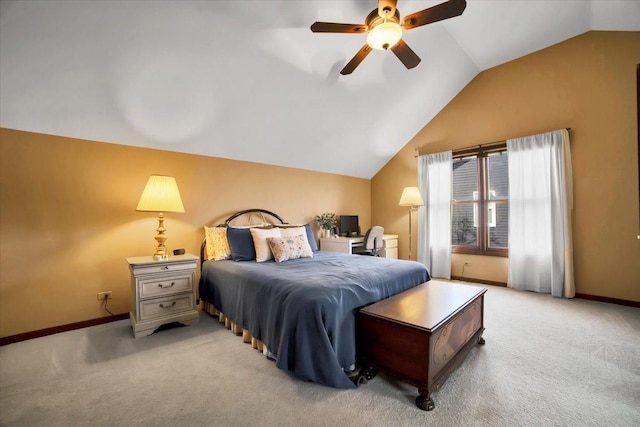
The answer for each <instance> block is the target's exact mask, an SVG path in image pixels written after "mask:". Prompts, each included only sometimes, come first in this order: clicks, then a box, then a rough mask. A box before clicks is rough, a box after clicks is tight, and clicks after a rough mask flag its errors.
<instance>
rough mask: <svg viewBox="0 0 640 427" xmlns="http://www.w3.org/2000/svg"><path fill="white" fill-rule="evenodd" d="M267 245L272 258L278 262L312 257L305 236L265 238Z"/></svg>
mask: <svg viewBox="0 0 640 427" xmlns="http://www.w3.org/2000/svg"><path fill="white" fill-rule="evenodd" d="M267 243H268V244H269V248H271V252H272V253H273V257H274V258H275V259H276V261H278V262H282V261H287V260H289V259H297V258H312V257H313V252H311V248H309V243H308V242H307V239H306V236H305V235H303V234H300V235H297V236H290V237H267Z"/></svg>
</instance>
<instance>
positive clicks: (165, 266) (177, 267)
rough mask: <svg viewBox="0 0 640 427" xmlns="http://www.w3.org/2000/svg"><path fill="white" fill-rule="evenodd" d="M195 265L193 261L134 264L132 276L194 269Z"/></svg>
mask: <svg viewBox="0 0 640 427" xmlns="http://www.w3.org/2000/svg"><path fill="white" fill-rule="evenodd" d="M196 265H197V263H195V262H181V263H170V264H169V263H162V264H159V265H141V266H134V267H133V268H132V270H133V275H134V276H141V275H144V274H156V273H167V272H170V271H184V270H189V271H191V270H195V269H196Z"/></svg>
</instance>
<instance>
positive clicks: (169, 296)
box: [126, 254, 198, 338]
mask: <svg viewBox="0 0 640 427" xmlns="http://www.w3.org/2000/svg"><path fill="white" fill-rule="evenodd" d="M126 260H127V262H128V263H129V269H130V270H131V295H132V303H133V309H132V311H131V312H130V313H129V318H130V319H131V326H132V327H133V335H134V336H135V337H136V338H140V337H146V336H147V335H151V334H152V333H153V332H154V331H155V330H156V329H158V328H159V327H160V326H162V325H164V324H167V323H172V322H179V323H182V324H184V325H191V324H193V323H197V322H198V311H197V310H196V306H195V277H196V268H197V265H198V257H197V256H195V255H191V254H185V255H177V256H172V257H170V258H168V259H163V260H159V261H156V260H154V259H153V257H150V256H144V257H130V258H126Z"/></svg>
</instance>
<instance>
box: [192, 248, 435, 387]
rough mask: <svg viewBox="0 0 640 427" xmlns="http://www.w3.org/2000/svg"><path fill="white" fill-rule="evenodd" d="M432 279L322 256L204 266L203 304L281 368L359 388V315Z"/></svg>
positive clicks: (405, 269) (421, 270) (361, 260)
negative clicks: (355, 371) (355, 379)
mask: <svg viewBox="0 0 640 427" xmlns="http://www.w3.org/2000/svg"><path fill="white" fill-rule="evenodd" d="M428 280H429V274H428V272H427V269H426V267H425V266H424V265H423V264H420V263H418V262H415V261H400V260H391V259H385V258H378V257H370V256H356V255H346V254H340V253H335V252H323V251H319V252H315V253H314V257H313V258H301V259H296V260H289V261H285V262H282V263H276V262H275V261H267V262H263V263H257V262H255V261H244V262H234V261H231V260H228V261H208V262H205V263H204V265H203V269H202V275H201V277H200V297H201V298H202V299H204V300H206V301H209V302H211V303H213V304H214V305H215V306H216V308H217V309H218V310H220V311H221V312H223V313H224V314H225V316H227V317H228V318H230V319H231V320H232V321H233V322H235V323H237V324H238V325H240V326H241V327H243V328H244V329H247V330H248V331H249V332H250V333H251V334H252V335H253V336H254V337H255V338H257V339H259V340H260V341H262V342H264V343H265V344H266V346H267V347H268V348H269V351H271V352H272V353H273V355H274V356H275V358H276V365H277V366H278V367H279V368H280V369H285V370H288V371H291V372H292V373H293V374H294V375H295V376H296V377H298V378H300V379H302V380H305V381H313V382H317V383H320V384H324V385H328V386H332V387H337V388H353V387H354V385H353V383H352V382H351V381H350V380H349V378H348V376H347V375H346V374H345V372H344V369H346V368H348V367H350V366H353V365H354V363H355V358H356V338H355V312H356V309H358V308H360V307H362V306H364V305H368V304H371V303H373V302H376V301H379V300H382V299H384V298H387V297H389V296H391V295H394V294H397V293H399V292H402V291H404V290H406V289H409V288H412V287H414V286H416V285H419V284H420V283H424V282H426V281H428Z"/></svg>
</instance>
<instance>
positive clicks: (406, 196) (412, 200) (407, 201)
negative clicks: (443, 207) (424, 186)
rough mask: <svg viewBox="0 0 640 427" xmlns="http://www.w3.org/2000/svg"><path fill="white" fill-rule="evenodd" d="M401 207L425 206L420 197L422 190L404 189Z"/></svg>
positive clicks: (416, 188) (414, 188) (415, 188)
mask: <svg viewBox="0 0 640 427" xmlns="http://www.w3.org/2000/svg"><path fill="white" fill-rule="evenodd" d="M398 204H399V205H400V206H410V207H417V206H424V201H423V200H422V196H421V195H420V189H419V188H418V187H404V190H402V196H400V203H398Z"/></svg>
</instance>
